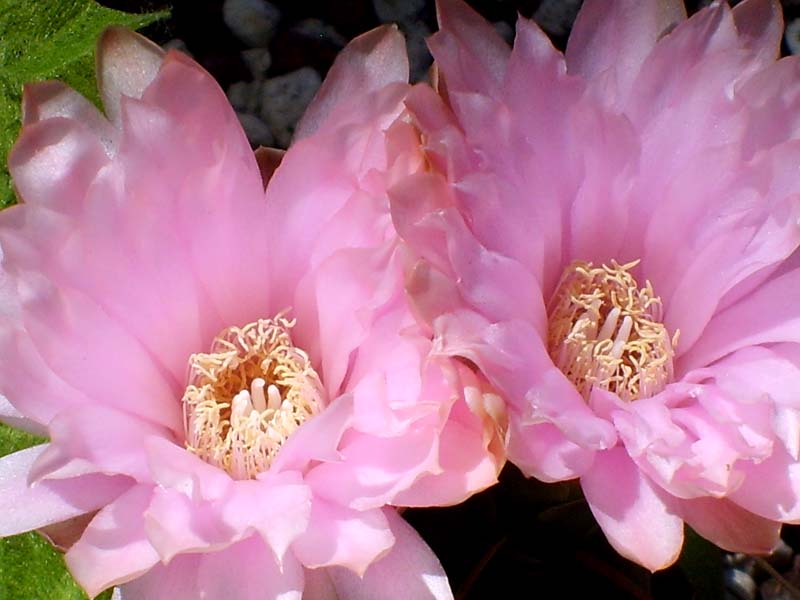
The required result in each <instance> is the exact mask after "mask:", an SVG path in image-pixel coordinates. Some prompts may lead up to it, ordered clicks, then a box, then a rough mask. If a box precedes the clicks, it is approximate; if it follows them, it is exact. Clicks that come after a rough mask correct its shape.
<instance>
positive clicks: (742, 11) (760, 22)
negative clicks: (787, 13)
mask: <svg viewBox="0 0 800 600" xmlns="http://www.w3.org/2000/svg"><path fill="white" fill-rule="evenodd" d="M733 20H734V21H735V22H736V29H737V30H738V31H739V35H740V36H741V37H742V38H743V39H744V41H745V47H746V48H747V49H748V50H751V51H753V52H755V53H756V54H757V55H758V58H759V59H760V61H761V62H762V63H763V65H764V66H768V65H770V64H771V63H773V62H774V61H775V60H776V59H777V58H778V57H779V56H780V51H781V38H782V37H783V11H782V10H781V5H780V3H779V2H777V1H776V0H745V1H744V2H740V3H739V4H737V5H736V6H734V7H733Z"/></svg>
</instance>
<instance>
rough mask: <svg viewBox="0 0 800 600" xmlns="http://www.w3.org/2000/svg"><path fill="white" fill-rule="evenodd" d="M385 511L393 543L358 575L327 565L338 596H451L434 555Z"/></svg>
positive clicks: (443, 599)
mask: <svg viewBox="0 0 800 600" xmlns="http://www.w3.org/2000/svg"><path fill="white" fill-rule="evenodd" d="M384 514H385V515H386V518H387V519H388V520H389V523H390V525H391V527H392V533H393V534H394V536H395V543H394V546H392V549H391V550H390V551H389V553H388V554H387V555H386V556H384V557H383V558H381V559H379V560H378V561H377V562H375V563H373V564H372V565H370V567H369V568H368V569H367V572H366V573H364V576H363V577H361V578H359V577H358V576H357V575H356V574H355V573H353V572H351V571H348V570H346V569H343V568H341V567H339V568H331V569H328V574H329V575H330V578H331V579H332V581H333V583H334V585H335V587H336V591H337V593H338V595H339V598H347V600H394V599H395V598H403V599H404V600H451V599H452V598H453V592H452V591H450V584H449V583H448V581H447V574H446V573H445V572H444V569H442V565H441V564H439V559H438V558H436V555H435V554H434V553H433V552H432V551H431V549H430V548H428V546H427V544H425V542H424V541H423V540H422V538H421V537H420V536H419V534H418V533H417V532H416V531H414V528H413V527H411V526H410V525H409V524H408V523H406V522H405V521H404V520H403V518H402V517H400V516H399V515H398V514H397V513H396V512H395V511H393V510H390V509H386V510H385V511H384Z"/></svg>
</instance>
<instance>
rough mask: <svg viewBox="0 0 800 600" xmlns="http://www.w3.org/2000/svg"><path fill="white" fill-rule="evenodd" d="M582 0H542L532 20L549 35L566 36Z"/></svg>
mask: <svg viewBox="0 0 800 600" xmlns="http://www.w3.org/2000/svg"><path fill="white" fill-rule="evenodd" d="M581 1H582V0H542V3H541V4H539V8H537V9H536V12H535V13H533V20H534V21H536V23H538V25H539V27H541V28H542V29H544V30H545V31H546V32H547V33H549V34H551V35H567V34H568V33H569V31H570V29H572V24H573V23H574V22H575V17H576V16H578V9H580V7H581Z"/></svg>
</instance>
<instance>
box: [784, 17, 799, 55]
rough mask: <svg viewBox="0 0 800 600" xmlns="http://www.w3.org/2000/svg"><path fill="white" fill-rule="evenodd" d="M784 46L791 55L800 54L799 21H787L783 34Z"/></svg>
mask: <svg viewBox="0 0 800 600" xmlns="http://www.w3.org/2000/svg"><path fill="white" fill-rule="evenodd" d="M784 39H785V40H786V46H787V48H789V52H791V53H792V54H800V19H794V20H792V21H789V24H788V25H786V32H785V33H784Z"/></svg>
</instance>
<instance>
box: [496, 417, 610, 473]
mask: <svg viewBox="0 0 800 600" xmlns="http://www.w3.org/2000/svg"><path fill="white" fill-rule="evenodd" d="M507 451H508V458H509V460H510V461H511V462H512V463H514V465H516V466H517V467H519V469H520V470H522V472H523V473H525V475H527V476H528V477H535V478H536V479H539V480H541V481H548V482H550V481H564V480H566V479H574V478H575V477H580V476H581V475H583V474H584V473H585V472H586V471H587V470H588V469H589V468H590V467H591V465H592V460H593V459H594V455H595V452H594V451H593V450H588V449H586V448H582V447H581V446H579V445H577V444H575V443H573V442H571V441H569V439H567V437H566V436H565V435H564V433H563V432H562V431H560V430H559V429H558V428H557V427H556V426H555V425H552V424H550V423H534V424H530V425H526V424H520V423H518V422H516V420H514V421H512V424H511V427H510V429H509V432H508V443H507Z"/></svg>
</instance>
